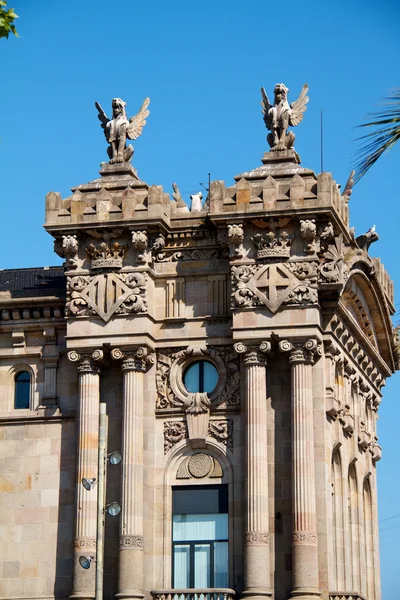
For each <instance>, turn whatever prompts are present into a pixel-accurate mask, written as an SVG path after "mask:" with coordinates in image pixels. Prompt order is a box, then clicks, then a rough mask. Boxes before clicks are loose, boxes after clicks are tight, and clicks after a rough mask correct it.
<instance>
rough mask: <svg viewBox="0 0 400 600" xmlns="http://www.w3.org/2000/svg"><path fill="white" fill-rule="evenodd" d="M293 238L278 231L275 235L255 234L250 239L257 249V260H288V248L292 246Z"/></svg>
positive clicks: (270, 233)
mask: <svg viewBox="0 0 400 600" xmlns="http://www.w3.org/2000/svg"><path fill="white" fill-rule="evenodd" d="M292 239H293V236H292V235H289V234H288V233H287V232H286V231H280V232H279V233H275V232H274V231H269V232H268V233H265V234H262V233H256V234H255V235H254V236H253V237H252V238H251V240H252V242H253V243H254V245H255V247H256V249H257V259H258V260H265V259H275V258H279V259H281V260H282V258H289V257H290V248H291V244H292Z"/></svg>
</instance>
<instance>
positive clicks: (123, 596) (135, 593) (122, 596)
mask: <svg viewBox="0 0 400 600" xmlns="http://www.w3.org/2000/svg"><path fill="white" fill-rule="evenodd" d="M144 597H145V594H144V593H143V592H142V590H124V591H122V592H118V594H115V598H116V600H142V599H143V598H144Z"/></svg>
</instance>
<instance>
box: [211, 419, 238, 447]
mask: <svg viewBox="0 0 400 600" xmlns="http://www.w3.org/2000/svg"><path fill="white" fill-rule="evenodd" d="M232 432H233V421H232V419H227V420H226V421H210V422H209V425H208V435H209V436H210V437H212V438H214V439H215V440H217V442H220V443H221V444H224V445H225V446H226V447H227V448H229V450H233V438H232Z"/></svg>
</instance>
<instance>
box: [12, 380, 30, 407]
mask: <svg viewBox="0 0 400 600" xmlns="http://www.w3.org/2000/svg"><path fill="white" fill-rule="evenodd" d="M14 382H15V388H14V389H15V391H14V408H29V407H30V398H31V376H30V373H28V371H20V372H19V373H17V374H16V376H15V380H14Z"/></svg>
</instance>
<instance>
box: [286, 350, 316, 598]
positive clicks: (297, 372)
mask: <svg viewBox="0 0 400 600" xmlns="http://www.w3.org/2000/svg"><path fill="white" fill-rule="evenodd" d="M279 348H280V350H282V351H284V352H289V363H290V365H291V372H292V373H291V386H292V393H291V395H292V489H293V501H292V513H293V538H292V544H293V549H292V552H293V559H292V565H293V566H292V578H293V581H292V592H291V598H297V599H301V600H315V598H316V597H320V591H319V578H318V542H317V516H316V500H315V467H314V419H313V382H312V365H313V363H314V356H315V354H316V353H317V351H318V345H317V341H316V340H315V339H309V340H307V341H306V342H304V341H303V342H293V343H292V342H289V341H282V342H280V344H279Z"/></svg>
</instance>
